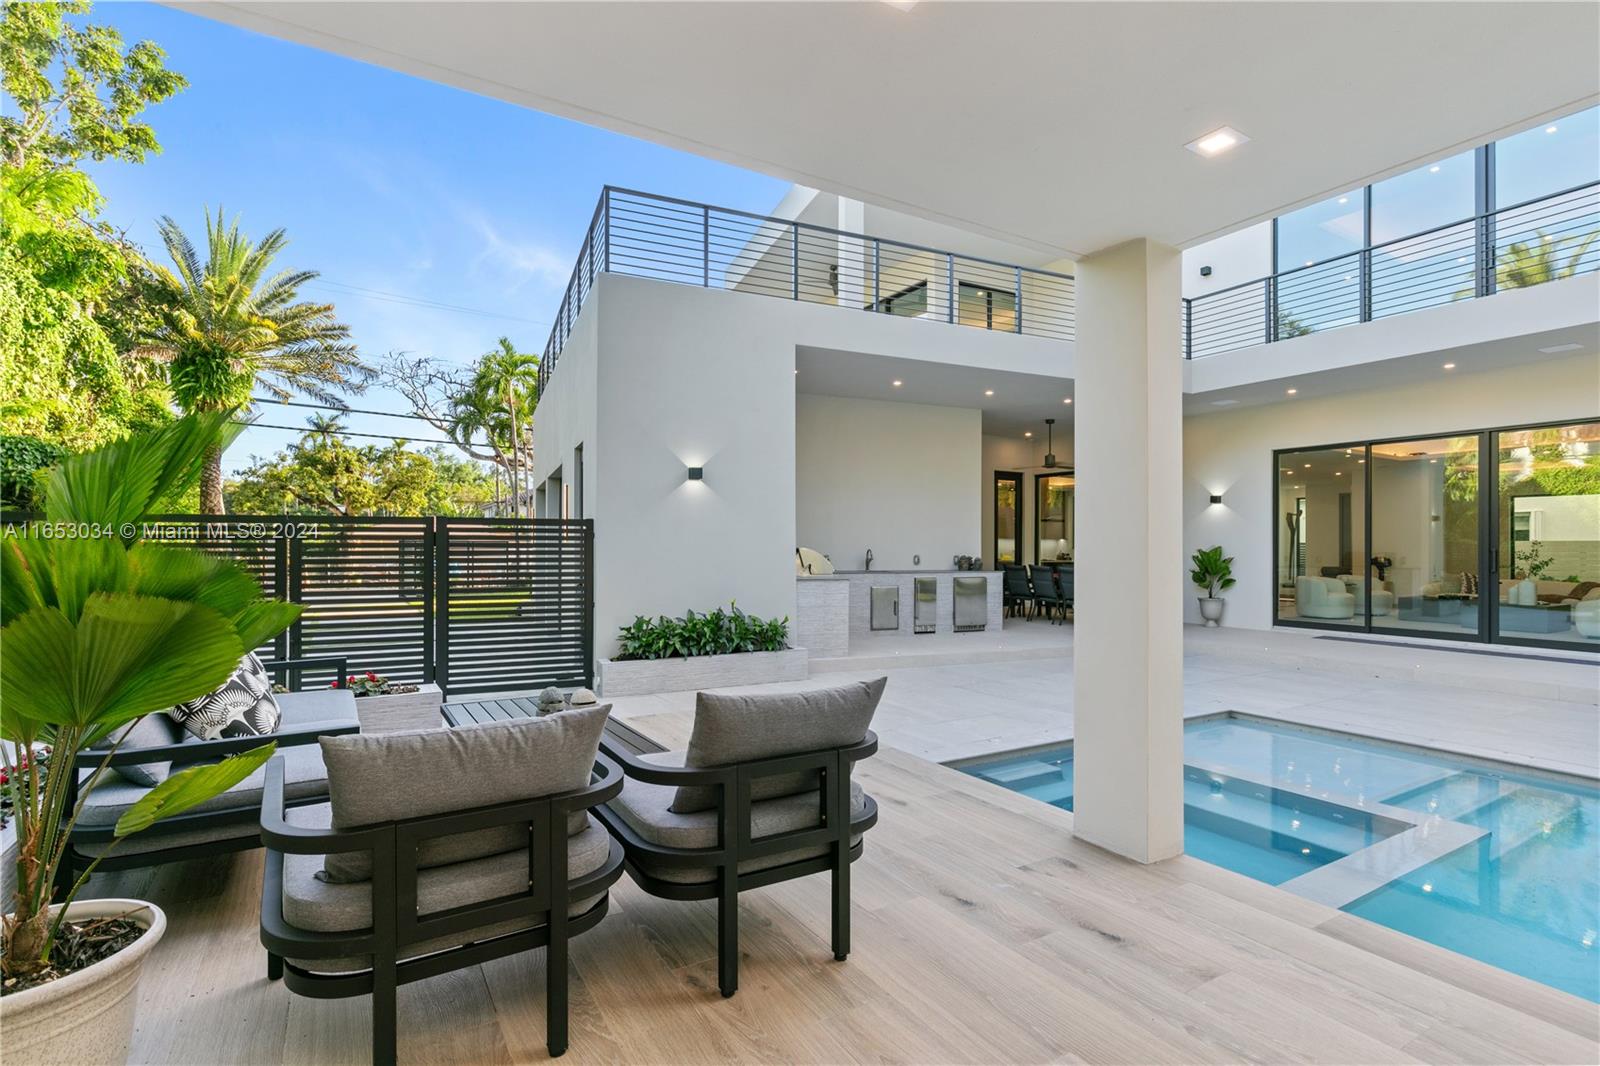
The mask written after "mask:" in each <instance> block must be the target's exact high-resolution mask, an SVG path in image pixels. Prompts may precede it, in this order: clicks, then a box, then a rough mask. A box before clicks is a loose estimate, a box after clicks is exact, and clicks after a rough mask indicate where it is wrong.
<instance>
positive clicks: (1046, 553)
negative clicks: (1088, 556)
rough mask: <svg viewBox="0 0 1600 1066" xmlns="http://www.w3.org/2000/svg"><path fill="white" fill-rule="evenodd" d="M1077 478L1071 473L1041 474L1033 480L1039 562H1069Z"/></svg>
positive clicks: (1036, 554) (1035, 554)
mask: <svg viewBox="0 0 1600 1066" xmlns="http://www.w3.org/2000/svg"><path fill="white" fill-rule="evenodd" d="M1076 484H1077V481H1076V479H1074V478H1073V476H1072V475H1071V474H1066V473H1063V474H1040V475H1038V477H1037V479H1036V485H1037V492H1038V500H1037V501H1036V508H1037V509H1036V511H1035V512H1034V513H1035V514H1037V515H1038V529H1037V530H1036V533H1035V536H1036V541H1035V543H1036V545H1037V547H1036V549H1035V552H1034V559H1035V561H1036V562H1039V563H1058V562H1059V563H1070V562H1072V561H1073V558H1072V541H1073V536H1072V533H1073V530H1072V526H1073V518H1074V515H1073V493H1074V486H1076Z"/></svg>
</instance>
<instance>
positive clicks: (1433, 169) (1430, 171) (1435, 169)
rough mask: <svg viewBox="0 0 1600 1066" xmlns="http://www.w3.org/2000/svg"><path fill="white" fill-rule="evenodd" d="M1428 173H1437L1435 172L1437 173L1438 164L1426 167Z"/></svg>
mask: <svg viewBox="0 0 1600 1066" xmlns="http://www.w3.org/2000/svg"><path fill="white" fill-rule="evenodd" d="M1428 173H1429V174H1437V173H1439V164H1438V163H1435V164H1434V165H1433V166H1431V167H1429V168H1428Z"/></svg>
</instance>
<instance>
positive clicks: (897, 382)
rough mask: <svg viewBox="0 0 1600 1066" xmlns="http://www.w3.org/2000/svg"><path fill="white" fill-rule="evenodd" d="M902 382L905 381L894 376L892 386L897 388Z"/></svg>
mask: <svg viewBox="0 0 1600 1066" xmlns="http://www.w3.org/2000/svg"><path fill="white" fill-rule="evenodd" d="M904 384H905V382H903V381H901V380H900V379H899V378H896V379H895V381H894V387H895V388H897V389H898V388H899V387H900V386H901V385H904Z"/></svg>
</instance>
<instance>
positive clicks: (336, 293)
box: [91, 3, 787, 471]
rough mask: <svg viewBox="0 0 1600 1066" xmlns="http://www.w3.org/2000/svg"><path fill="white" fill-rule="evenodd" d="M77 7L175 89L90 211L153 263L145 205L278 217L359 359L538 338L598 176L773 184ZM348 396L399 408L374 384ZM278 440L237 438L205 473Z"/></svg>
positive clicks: (119, 9) (688, 186) (274, 412)
mask: <svg viewBox="0 0 1600 1066" xmlns="http://www.w3.org/2000/svg"><path fill="white" fill-rule="evenodd" d="M91 18H92V19H93V21H95V22H97V23H106V24H109V25H112V26H115V27H117V28H118V29H119V30H120V31H121V32H122V34H123V36H124V38H125V39H126V40H127V41H128V42H129V43H131V42H133V41H136V40H142V39H147V38H148V39H150V40H153V41H155V42H156V43H157V44H159V45H160V46H161V47H162V48H164V49H166V51H167V57H168V65H169V66H170V67H171V68H172V69H174V70H176V71H179V72H180V73H182V74H183V75H184V76H185V77H186V78H188V79H189V83H190V84H189V88H188V90H186V91H185V92H183V93H181V94H180V95H178V96H177V97H174V98H173V99H172V100H169V101H168V102H166V103H164V104H161V105H159V106H157V107H155V108H152V109H151V110H149V111H148V112H146V115H147V118H148V120H149V121H150V122H151V124H152V125H153V126H154V127H155V130H156V136H157V138H158V139H159V140H160V141H161V145H162V148H163V151H162V153H161V154H160V155H158V156H152V157H151V158H150V159H149V160H148V161H147V162H145V163H144V164H143V165H137V166H136V165H130V164H125V163H114V164H105V165H101V166H97V167H94V168H92V172H93V175H94V178H95V180H96V181H97V182H98V183H99V185H100V188H101V191H102V192H104V193H105V195H106V199H107V203H106V207H105V211H104V214H105V217H106V218H107V219H109V220H110V221H111V222H113V223H114V224H116V225H118V226H120V227H123V228H125V229H127V230H128V232H129V234H130V235H131V236H132V237H133V239H134V240H136V241H138V242H139V243H140V244H141V245H143V246H144V247H145V249H146V251H147V252H148V253H149V254H151V255H152V256H153V257H156V256H159V255H160V254H162V253H160V242H159V240H158V239H157V236H156V228H155V221H156V219H157V218H159V217H160V216H162V215H171V216H172V217H173V218H175V219H177V220H178V222H179V223H180V224H181V225H182V226H183V227H184V228H185V230H186V231H188V232H189V233H190V235H191V237H193V238H195V239H197V240H199V239H202V238H203V234H204V223H203V220H202V211H203V210H204V209H205V208H206V207H208V206H209V207H210V208H211V209H213V210H215V209H216V207H217V206H218V205H221V206H222V207H224V208H225V209H226V211H227V213H228V214H229V215H230V216H232V215H235V214H238V215H239V216H240V217H241V219H242V225H243V228H244V229H245V231H246V232H248V233H250V234H252V235H254V236H259V235H261V234H264V233H266V232H267V231H269V230H271V229H273V228H275V227H278V226H282V227H284V228H285V229H286V230H287V231H288V234H289V238H290V245H289V248H288V250H287V251H286V253H285V254H284V257H283V264H284V265H285V266H293V267H296V268H305V269H313V270H318V271H321V273H322V278H323V280H324V281H325V282H326V283H327V284H319V285H316V286H314V287H308V289H307V290H306V294H307V296H308V297H312V298H316V299H319V300H328V301H331V302H333V303H334V304H335V305H336V306H337V308H338V311H339V314H340V316H341V317H342V318H343V320H344V321H345V322H348V323H349V324H350V326H351V328H352V333H353V335H354V338H355V341H356V343H357V344H358V345H359V346H360V348H361V350H362V353H363V355H364V356H365V357H367V358H368V359H369V360H371V361H374V362H376V361H377V360H378V359H379V358H381V357H382V356H383V355H384V354H385V353H387V352H390V351H406V352H413V353H417V354H427V355H434V356H437V357H439V358H441V359H446V360H451V361H454V362H458V363H469V362H471V361H472V359H473V358H475V357H476V356H477V355H478V354H480V353H482V352H484V351H487V350H488V349H489V348H491V347H493V345H494V343H495V339H496V338H497V337H499V336H500V335H501V334H507V335H509V336H510V337H511V338H512V339H513V340H514V341H515V342H516V343H517V346H518V347H519V348H520V349H521V350H523V351H535V352H537V351H540V350H542V349H543V347H544V342H545V339H546V337H547V336H548V334H549V332H550V321H551V315H552V313H553V312H554V310H555V308H556V305H557V303H558V302H559V300H560V296H561V292H562V289H563V288H564V286H565V285H566V281H567V277H568V275H569V274H570V272H571V270H572V265H573V261H574V259H575V258H576V255H577V250H578V247H579V245H580V244H581V243H582V241H583V233H584V229H585V227H586V226H587V225H588V222H589V218H590V215H591V214H592V212H593V210H594V205H595V201H596V198H597V197H598V196H599V194H600V189H601V187H602V186H604V185H606V184H608V183H609V184H612V185H624V186H629V187H632V188H638V189H645V190H648V191H651V192H660V193H665V194H668V195H673V196H681V197H685V198H689V199H695V200H703V201H707V202H710V203H715V204H722V205H726V206H730V207H737V208H743V209H745V210H751V211H763V212H764V211H768V210H771V208H772V207H773V206H774V205H776V204H777V202H778V200H779V199H780V197H781V196H782V194H783V191H784V189H785V188H786V187H787V184H786V183H784V182H781V181H778V180H776V179H774V178H770V177H767V176H765V175H761V174H756V173H753V172H751V171H747V170H741V169H739V168H737V167H731V166H726V165H723V164H721V163H715V162H712V161H710V160H706V159H702V158H700V157H698V156H693V155H689V154H686V153H683V152H677V151H673V150H671V149H667V148H663V147H660V146H658V145H654V144H650V143H648V142H645V141H638V140H634V139H632V138H630V137H624V136H620V135H618V134H614V133H609V132H606V131H603V130H598V129H595V128H593V127H589V126H584V125H581V124H579V123H575V122H570V121H567V120H565V119H560V118H556V117H554V116H551V115H545V114H541V113H539V112H536V111H530V110H527V109H524V108H519V107H515V106H512V105H510V104H506V103H501V102H500V101H497V100H491V99H487V98H485V97H480V96H475V95H473V94H471V93H466V92H462V91H460V90H457V89H451V88H448V87H446V86H442V85H437V84H434V83H432V82H428V81H422V80H418V79H415V78H411V77H408V76H406V75H403V74H397V73H394V72H392V71H388V70H384V69H381V68H378V67H371V66H367V65H365V64H362V63H357V62H354V61H352V60H348V59H344V58H341V57H339V56H334V55H330V54H327V53H324V52H319V51H316V50H314V49H309V48H304V47H301V46H298V45H293V44H289V43H287V42H283V41H279V40H277V39H275V38H271V37H263V36H260V35H257V34H254V33H250V32H247V31H244V30H239V29H234V28H232V27H230V26H225V25H223V24H221V23H217V22H212V21H210V20H209V19H204V18H200V17H198V16H194V15H189V14H185V13H183V12H180V11H173V10H171V9H169V8H164V7H158V6H155V5H152V4H143V3H137V4H133V3H130V4H120V3H119V4H106V3H102V4H98V5H96V7H95V8H94V10H93V12H92V15H91ZM356 290H371V291H368V292H362V291H356ZM376 293H386V294H394V295H395V296H399V297H402V298H403V299H395V298H393V297H385V296H379V295H376ZM414 300H422V301H430V302H432V303H435V304H448V305H452V307H454V308H459V309H463V310H451V309H446V308H440V307H427V306H418V305H417V304H416V303H413V302H407V301H414ZM351 404H352V406H356V407H370V408H375V409H379V410H386V411H387V410H393V411H404V410H406V407H405V404H404V402H403V401H402V400H401V399H400V398H399V397H398V396H395V395H393V394H392V393H389V392H387V391H386V390H382V389H370V390H368V392H367V394H366V395H364V396H361V397H359V398H353V399H352V400H351ZM309 413H311V412H309V411H307V410H305V409H303V408H285V407H268V408H265V409H264V411H263V417H262V421H265V422H271V423H275V424H281V425H295V426H298V425H301V424H302V423H303V421H304V417H305V416H306V415H307V414H309ZM347 426H348V428H350V429H354V430H362V431H368V432H376V433H395V434H408V433H409V434H412V435H414V437H415V438H417V439H421V438H424V437H426V438H434V437H437V436H438V435H439V434H438V433H437V432H436V431H435V430H433V429H432V428H431V427H428V426H427V425H426V424H424V423H420V422H415V421H412V420H405V419H389V418H380V417H374V416H351V417H350V418H349V419H348V420H347ZM295 436H296V434H294V433H288V432H278V431H272V430H266V429H251V430H248V431H247V432H246V433H245V434H244V435H243V436H242V437H241V438H240V440H239V441H238V442H237V443H236V444H235V445H234V446H233V447H232V448H231V449H230V450H229V453H228V455H227V456H226V458H225V460H224V465H225V467H226V468H227V469H229V470H230V471H231V470H233V469H236V468H238V467H241V466H244V465H246V464H247V463H248V461H249V458H250V456H251V454H259V455H266V454H270V453H272V452H274V451H276V450H278V449H279V448H281V447H283V446H285V445H286V444H288V443H289V442H290V441H292V440H293V439H295Z"/></svg>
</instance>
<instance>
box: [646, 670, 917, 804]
mask: <svg viewBox="0 0 1600 1066" xmlns="http://www.w3.org/2000/svg"><path fill="white" fill-rule="evenodd" d="M888 680H889V679H888V678H885V677H880V678H875V679H873V680H871V681H854V682H851V683H850V684H846V685H834V686H831V687H829V688H813V689H802V690H800V691H797V692H767V693H758V694H742V695H741V694H735V693H718V692H701V693H699V694H698V695H697V696H696V697H695V706H694V729H693V732H691V733H690V734H689V748H688V752H687V754H686V756H685V760H686V762H685V764H686V765H688V766H729V765H732V764H734V763H746V762H754V761H756V760H758V759H770V758H773V757H775V756H779V755H795V754H799V753H801V752H808V751H820V750H823V749H826V748H843V747H848V746H849V745H852V744H858V743H860V742H861V739H862V738H863V737H865V736H866V735H867V730H868V729H869V728H871V726H872V715H873V713H874V712H875V711H877V709H878V701H879V700H880V699H881V698H882V697H883V688H884V685H886V684H887V683H888ZM816 784H817V775H816V773H815V772H811V773H796V774H784V775H781V776H775V777H764V778H757V779H756V780H754V781H752V782H751V784H750V796H751V798H752V799H758V800H761V799H772V798H774V797H776V796H788V795H792V794H793V793H796V792H802V791H809V790H812V789H815V788H816ZM716 803H717V791H716V789H715V788H712V787H710V786H706V785H685V786H683V787H681V788H679V789H678V793H677V795H676V796H675V797H674V799H673V802H672V809H673V810H674V811H677V812H679V813H680V814H688V813H691V812H694V811H705V810H710V809H712V808H713V807H715V806H716Z"/></svg>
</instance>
